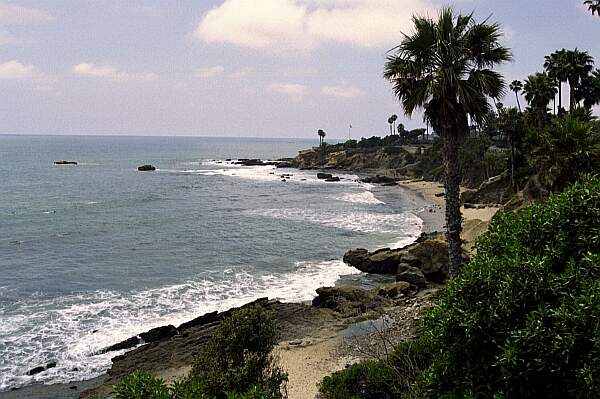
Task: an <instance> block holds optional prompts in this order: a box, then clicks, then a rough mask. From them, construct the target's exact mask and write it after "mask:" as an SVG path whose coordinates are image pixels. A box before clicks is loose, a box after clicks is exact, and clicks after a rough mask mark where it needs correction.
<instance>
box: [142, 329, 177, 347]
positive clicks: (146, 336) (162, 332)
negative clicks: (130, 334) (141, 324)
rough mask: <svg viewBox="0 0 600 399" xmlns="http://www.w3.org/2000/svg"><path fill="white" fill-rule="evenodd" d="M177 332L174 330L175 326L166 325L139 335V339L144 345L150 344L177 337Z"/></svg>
mask: <svg viewBox="0 0 600 399" xmlns="http://www.w3.org/2000/svg"><path fill="white" fill-rule="evenodd" d="M178 333H179V332H178V331H177V329H176V328H175V326H172V325H168V326H162V327H156V328H153V329H152V330H150V331H148V332H145V333H141V334H140V338H141V339H142V340H143V341H144V343H150V342H155V341H160V340H162V339H165V338H170V337H172V336H174V335H177V334H178Z"/></svg>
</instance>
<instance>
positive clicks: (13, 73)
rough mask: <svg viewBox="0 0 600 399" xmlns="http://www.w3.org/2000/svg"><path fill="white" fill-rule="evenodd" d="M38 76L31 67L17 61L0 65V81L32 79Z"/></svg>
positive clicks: (34, 68)
mask: <svg viewBox="0 0 600 399" xmlns="http://www.w3.org/2000/svg"><path fill="white" fill-rule="evenodd" d="M40 76H41V74H40V73H39V72H38V70H37V68H36V67H35V66H33V65H26V64H22V63H21V62H19V61H17V60H12V61H7V62H4V63H0V79H34V78H38V77H40Z"/></svg>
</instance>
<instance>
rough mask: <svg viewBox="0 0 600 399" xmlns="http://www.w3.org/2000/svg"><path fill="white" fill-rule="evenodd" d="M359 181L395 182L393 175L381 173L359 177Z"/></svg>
mask: <svg viewBox="0 0 600 399" xmlns="http://www.w3.org/2000/svg"><path fill="white" fill-rule="evenodd" d="M360 181H361V182H363V183H373V184H391V183H396V179H395V178H393V177H389V176H382V175H375V176H368V177H363V178H362V179H360Z"/></svg>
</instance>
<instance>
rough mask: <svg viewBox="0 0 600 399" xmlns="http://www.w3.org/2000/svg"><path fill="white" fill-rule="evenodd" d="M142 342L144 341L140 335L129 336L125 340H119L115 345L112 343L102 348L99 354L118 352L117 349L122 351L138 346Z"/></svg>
mask: <svg viewBox="0 0 600 399" xmlns="http://www.w3.org/2000/svg"><path fill="white" fill-rule="evenodd" d="M141 343H142V341H141V340H140V339H139V337H131V338H127V339H126V340H125V341H121V342H118V343H116V344H114V345H111V346H109V347H106V348H104V349H102V350H100V352H99V353H98V354H99V355H101V354H103V353H108V352H117V351H122V350H125V349H131V348H135V347H136V346H138V345H139V344H141Z"/></svg>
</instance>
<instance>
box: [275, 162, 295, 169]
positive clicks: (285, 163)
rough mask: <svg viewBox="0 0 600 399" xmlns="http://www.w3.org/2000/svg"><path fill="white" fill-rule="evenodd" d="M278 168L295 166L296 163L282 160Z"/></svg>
mask: <svg viewBox="0 0 600 399" xmlns="http://www.w3.org/2000/svg"><path fill="white" fill-rule="evenodd" d="M277 167H278V168H293V167H294V164H293V163H291V162H289V161H282V162H279V163H278V164H277Z"/></svg>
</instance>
